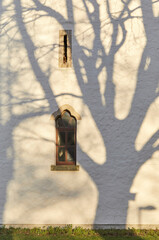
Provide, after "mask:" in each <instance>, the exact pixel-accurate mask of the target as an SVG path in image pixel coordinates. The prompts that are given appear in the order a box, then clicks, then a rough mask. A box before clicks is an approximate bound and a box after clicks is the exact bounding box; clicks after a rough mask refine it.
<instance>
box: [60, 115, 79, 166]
mask: <svg viewBox="0 0 159 240" xmlns="http://www.w3.org/2000/svg"><path fill="white" fill-rule="evenodd" d="M56 129H57V130H56V134H57V135H56V136H57V137H56V139H57V140H56V141H57V142H56V156H57V158H56V160H57V164H62V165H65V164H75V161H76V119H75V118H74V117H72V116H71V115H70V113H69V112H68V111H64V112H63V113H62V114H61V116H60V117H59V118H57V119H56Z"/></svg>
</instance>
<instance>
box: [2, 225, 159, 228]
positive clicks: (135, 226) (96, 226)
mask: <svg viewBox="0 0 159 240" xmlns="http://www.w3.org/2000/svg"><path fill="white" fill-rule="evenodd" d="M67 225H68V224H0V227H6V228H9V227H13V228H35V227H38V228H43V229H46V228H48V227H49V226H52V227H65V226H67ZM71 225H72V227H73V228H75V227H82V228H86V229H128V228H135V229H159V224H71Z"/></svg>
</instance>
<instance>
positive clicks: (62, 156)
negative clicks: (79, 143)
mask: <svg viewBox="0 0 159 240" xmlns="http://www.w3.org/2000/svg"><path fill="white" fill-rule="evenodd" d="M58 160H59V161H60V162H64V161H65V148H63V147H59V148H58Z"/></svg>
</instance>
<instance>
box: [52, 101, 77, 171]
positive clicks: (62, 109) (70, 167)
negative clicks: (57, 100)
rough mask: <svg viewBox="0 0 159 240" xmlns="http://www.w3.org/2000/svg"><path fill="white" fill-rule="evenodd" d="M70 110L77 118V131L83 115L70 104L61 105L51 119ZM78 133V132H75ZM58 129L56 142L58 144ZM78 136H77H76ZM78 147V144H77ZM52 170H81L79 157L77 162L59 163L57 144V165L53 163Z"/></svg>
mask: <svg viewBox="0 0 159 240" xmlns="http://www.w3.org/2000/svg"><path fill="white" fill-rule="evenodd" d="M65 111H68V112H69V113H70V116H72V117H74V118H75V119H76V130H75V131H77V120H81V116H80V115H79V114H78V113H77V112H76V111H75V110H74V108H73V107H71V106H70V105H69V104H65V105H63V106H61V107H60V108H59V109H58V110H57V111H56V112H54V113H53V114H52V115H51V119H52V120H55V123H56V119H58V118H59V117H61V116H62V114H63V113H64V112H65ZM75 135H76V133H75ZM57 136H58V135H57V129H56V144H57ZM75 137H76V136H75ZM75 148H76V146H75ZM51 171H79V165H77V159H75V164H62V165H58V164H57V146H56V165H51Z"/></svg>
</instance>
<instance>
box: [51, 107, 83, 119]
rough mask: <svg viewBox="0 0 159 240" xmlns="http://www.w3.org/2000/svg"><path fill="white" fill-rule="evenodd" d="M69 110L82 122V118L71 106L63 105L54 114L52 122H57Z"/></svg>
mask: <svg viewBox="0 0 159 240" xmlns="http://www.w3.org/2000/svg"><path fill="white" fill-rule="evenodd" d="M66 110H68V111H69V112H70V114H71V115H72V116H74V117H75V118H76V119H77V120H81V116H80V115H79V114H78V113H77V112H76V111H75V110H74V108H73V107H71V106H70V105H69V104H64V105H62V106H61V107H60V108H59V109H58V110H57V111H56V112H54V113H52V115H51V120H56V118H57V117H59V116H60V115H61V114H62V113H63V112H64V111H66Z"/></svg>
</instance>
